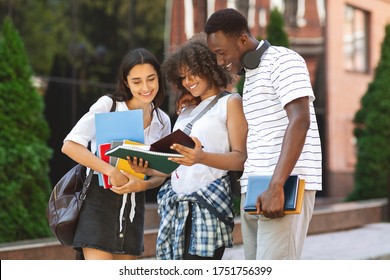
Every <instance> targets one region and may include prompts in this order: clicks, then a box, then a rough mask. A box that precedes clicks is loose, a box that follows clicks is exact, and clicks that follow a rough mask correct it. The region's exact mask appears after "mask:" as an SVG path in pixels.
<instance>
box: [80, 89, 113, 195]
mask: <svg viewBox="0 0 390 280" xmlns="http://www.w3.org/2000/svg"><path fill="white" fill-rule="evenodd" d="M107 96H108V97H110V98H111V99H112V105H111V109H110V112H115V110H116V101H115V100H114V99H113V98H112V97H111V96H110V95H107ZM93 172H94V171H93V170H92V169H91V168H90V169H89V172H88V176H87V178H85V181H84V184H83V188H82V189H81V193H80V197H79V199H80V201H83V200H84V199H85V197H86V196H87V190H88V187H89V185H90V184H91V180H92V176H93Z"/></svg>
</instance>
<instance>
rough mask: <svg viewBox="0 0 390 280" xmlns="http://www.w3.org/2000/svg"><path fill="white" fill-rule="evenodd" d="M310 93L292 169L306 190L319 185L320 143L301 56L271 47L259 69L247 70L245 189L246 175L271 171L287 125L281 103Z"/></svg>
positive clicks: (287, 50) (242, 183)
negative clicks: (302, 141) (307, 118)
mask: <svg viewBox="0 0 390 280" xmlns="http://www.w3.org/2000/svg"><path fill="white" fill-rule="evenodd" d="M303 96H309V98H310V119H311V125H310V129H309V130H308V133H307V137H306V142H305V146H304V148H303V151H302V154H301V156H300V158H299V160H298V162H297V164H296V166H295V168H294V170H293V172H292V174H298V175H300V176H301V178H304V179H305V180H306V189H310V190H321V188H322V183H321V182H322V176H321V175H322V156H321V143H320V137H319V132H318V127H317V120H316V115H315V111H314V106H313V101H314V99H315V97H314V93H313V90H312V87H311V83H310V77H309V72H308V70H307V66H306V63H305V61H304V59H303V58H302V57H301V56H300V55H299V54H298V53H296V52H294V51H293V50H290V49H287V48H284V47H274V46H271V47H270V48H268V50H267V51H266V52H265V53H264V55H263V57H262V60H261V62H260V65H259V67H258V68H256V69H253V70H248V69H247V71H246V74H245V84H244V94H243V106H244V112H245V116H246V118H247V121H248V128H249V130H248V138H247V149H248V158H247V160H246V162H245V171H244V174H243V176H242V178H241V185H242V192H246V185H247V178H248V175H249V174H272V173H273V171H274V169H275V165H276V163H277V161H278V158H279V155H280V151H281V147H282V142H283V136H284V133H285V130H286V127H287V125H288V118H287V114H286V111H285V110H284V109H283V108H284V106H285V105H286V104H287V103H289V102H290V101H292V100H294V99H296V98H299V97H303Z"/></svg>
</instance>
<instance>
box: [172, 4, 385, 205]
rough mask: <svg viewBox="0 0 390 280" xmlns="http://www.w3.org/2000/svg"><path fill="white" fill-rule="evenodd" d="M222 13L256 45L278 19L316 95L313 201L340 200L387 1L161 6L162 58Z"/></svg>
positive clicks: (349, 183)
mask: <svg viewBox="0 0 390 280" xmlns="http://www.w3.org/2000/svg"><path fill="white" fill-rule="evenodd" d="M223 8H235V9H237V10H239V11H240V12H242V13H243V14H244V15H245V16H246V17H247V19H248V24H249V27H250V28H251V31H252V33H253V35H254V36H256V37H258V36H261V38H266V37H267V36H266V35H267V34H266V26H267V24H268V20H269V15H270V11H271V10H272V9H273V8H278V9H279V11H280V12H281V13H282V14H283V16H284V20H285V29H286V32H287V33H288V35H289V40H290V48H291V49H293V50H295V51H297V52H298V53H299V54H301V55H302V56H303V57H304V58H305V60H306V63H307V65H308V69H309V71H310V75H311V81H312V85H313V89H314V91H315V95H316V101H315V107H316V113H317V120H318V124H319V129H320V135H321V141H322V147H323V170H324V191H323V192H322V194H321V195H322V196H327V197H344V196H346V195H347V194H348V193H349V192H350V191H351V190H352V188H353V184H354V182H353V173H354V168H355V163H356V152H355V139H354V136H353V128H354V125H353V118H354V115H355V112H356V111H357V110H358V109H359V107H360V99H361V97H362V96H363V95H364V93H365V92H366V90H367V87H368V84H369V83H370V81H371V80H372V79H373V76H374V71H375V67H376V65H377V63H378V60H379V58H380V51H381V43H382V40H383V38H384V35H385V26H386V25H387V24H390V0H371V1H360V0H167V1H166V31H165V52H166V53H169V52H170V51H172V50H175V49H176V48H177V46H178V45H180V44H181V43H183V42H185V41H187V40H188V39H189V38H191V37H192V35H194V34H196V33H198V32H201V31H203V28H204V23H205V22H206V20H207V18H208V17H209V16H210V15H211V14H212V13H213V12H214V11H216V10H219V9H223ZM270 43H271V44H272V42H270Z"/></svg>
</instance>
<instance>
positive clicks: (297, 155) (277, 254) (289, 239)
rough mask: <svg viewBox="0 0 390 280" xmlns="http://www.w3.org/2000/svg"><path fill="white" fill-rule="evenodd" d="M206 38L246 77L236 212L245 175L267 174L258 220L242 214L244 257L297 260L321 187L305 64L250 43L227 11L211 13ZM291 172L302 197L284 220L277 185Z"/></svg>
mask: <svg viewBox="0 0 390 280" xmlns="http://www.w3.org/2000/svg"><path fill="white" fill-rule="evenodd" d="M205 33H206V34H207V43H208V46H209V48H210V49H211V50H212V51H213V52H214V53H215V54H216V57H217V61H218V64H219V65H222V66H223V67H225V68H226V69H227V70H229V71H230V72H231V73H232V74H243V73H245V84H244V91H243V107H244V113H245V116H246V119H247V121H248V138H247V154H248V157H247V160H246V162H245V169H244V173H243V176H242V177H241V181H240V182H241V192H242V198H241V209H242V204H243V202H244V201H245V193H246V188H247V181H248V176H250V175H252V174H264V175H266V174H267V175H269V174H270V175H272V179H271V182H270V184H269V188H268V190H267V191H266V192H264V193H263V194H262V195H261V196H260V197H258V199H257V210H258V212H259V213H260V211H262V212H263V214H262V215H249V214H247V213H245V212H244V211H241V228H242V236H243V243H244V251H245V258H246V259H299V257H300V254H301V251H302V247H303V242H304V240H305V238H306V234H307V230H308V227H309V223H310V220H311V217H312V214H313V208H314V201H315V194H316V191H319V190H321V189H322V178H321V173H322V172H321V162H322V160H321V144H320V138H319V133H318V128H317V121H316V116H315V111H314V106H313V101H314V99H315V97H314V93H313V90H312V87H311V83H310V77H309V72H308V70H307V66H306V63H305V61H304V59H303V58H302V57H301V56H300V55H299V54H297V53H296V52H294V51H292V50H290V49H288V48H284V47H276V46H270V45H269V43H268V42H267V41H265V40H262V41H260V42H259V41H258V40H256V39H255V38H254V37H253V35H252V34H251V33H250V31H249V28H248V24H247V20H246V18H245V17H244V16H243V15H242V14H240V13H239V12H238V11H236V10H234V9H224V10H219V11H217V12H215V13H214V14H212V15H211V16H210V18H209V19H208V20H207V22H206V25H205ZM271 43H272V42H271ZM290 174H297V175H299V176H300V177H301V178H302V179H305V180H306V188H305V189H306V191H305V198H304V202H303V207H302V212H301V213H300V214H296V215H283V204H284V192H283V185H284V183H285V181H286V179H287V178H288V176H289V175H290Z"/></svg>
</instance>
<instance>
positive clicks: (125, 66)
mask: <svg viewBox="0 0 390 280" xmlns="http://www.w3.org/2000/svg"><path fill="white" fill-rule="evenodd" d="M139 64H150V65H152V66H153V68H154V69H155V70H156V72H157V76H158V92H157V95H156V97H155V98H154V100H153V101H152V102H153V105H154V109H157V108H159V107H161V105H162V104H163V102H164V98H165V83H164V80H163V77H162V74H161V67H160V63H159V62H158V61H157V59H156V57H155V56H154V55H153V54H152V53H151V52H149V51H148V50H146V49H144V48H137V49H133V50H130V51H129V52H128V53H127V54H126V55H125V56H124V58H123V59H122V62H121V65H120V67H119V70H118V77H117V85H116V90H115V91H114V92H113V93H112V94H110V95H111V97H112V98H113V99H114V100H115V101H127V100H130V99H132V98H133V94H132V93H131V91H130V89H129V88H128V87H127V86H126V82H127V75H128V74H129V72H130V70H131V69H132V68H133V67H134V66H136V65H139Z"/></svg>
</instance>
